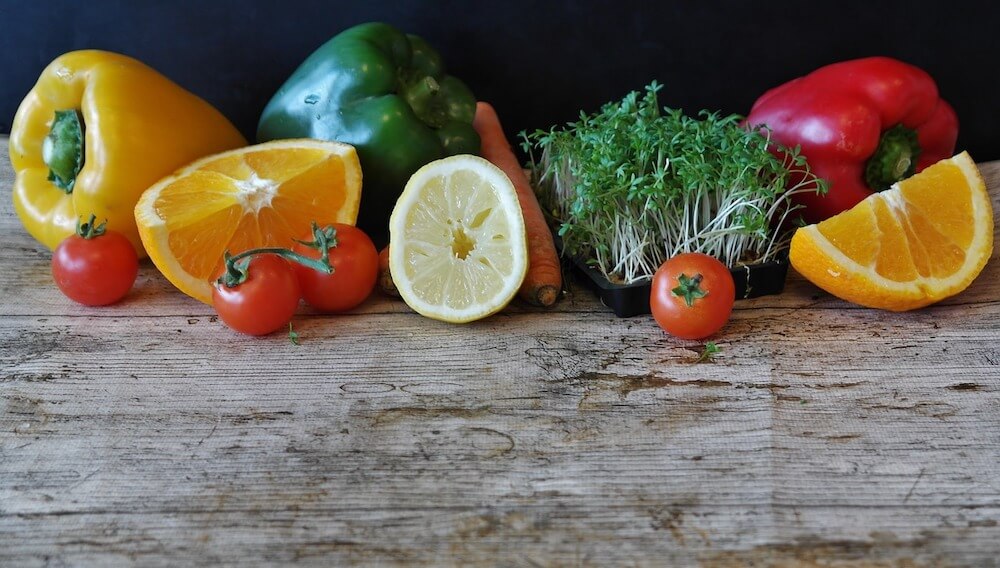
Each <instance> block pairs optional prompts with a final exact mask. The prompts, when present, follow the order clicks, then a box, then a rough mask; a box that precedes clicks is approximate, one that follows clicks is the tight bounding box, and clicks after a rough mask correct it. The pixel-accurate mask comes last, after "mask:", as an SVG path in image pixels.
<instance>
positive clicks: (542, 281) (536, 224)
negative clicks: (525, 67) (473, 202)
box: [473, 102, 562, 306]
mask: <svg viewBox="0 0 1000 568" xmlns="http://www.w3.org/2000/svg"><path fill="white" fill-rule="evenodd" d="M473 126H475V128H476V132H478V133H479V138H480V139H481V140H482V155H483V157H484V158H486V159H487V160H489V161H490V162H492V163H493V165H495V166H496V167H498V168H500V169H501V170H503V173H505V174H507V177H508V178H510V181H511V183H513V184H514V189H515V190H517V199H518V202H519V203H520V204H521V215H522V216H523V217H524V226H525V229H526V231H527V234H528V274H527V275H526V276H525V277H524V282H522V283H521V289H520V291H519V292H518V295H519V296H520V297H521V299H522V300H524V301H526V302H528V303H529V304H534V305H536V306H551V305H552V304H554V303H556V300H558V299H559V293H560V292H562V268H561V267H560V265H559V256H558V255H557V254H556V245H555V242H553V240H552V233H551V232H550V231H549V227H548V225H547V224H546V222H545V216H544V215H543V214H542V209H541V207H539V205H538V198H537V197H535V192H534V190H532V189H531V183H530V182H529V181H528V177H527V176H526V175H525V174H524V170H523V169H522V168H521V164H520V162H518V160H517V156H515V155H514V152H513V150H511V148H510V143H509V142H507V136H506V135H505V134H504V132H503V127H502V126H501V125H500V118H499V117H498V116H497V113H496V111H495V110H494V109H493V107H492V106H491V105H490V104H489V103H484V102H479V103H477V104H476V118H475V120H474V121H473Z"/></svg>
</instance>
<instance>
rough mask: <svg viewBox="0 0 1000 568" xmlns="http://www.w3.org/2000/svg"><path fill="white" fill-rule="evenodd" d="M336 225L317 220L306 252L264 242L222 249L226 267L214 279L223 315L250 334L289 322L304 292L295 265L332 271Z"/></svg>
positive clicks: (216, 304)
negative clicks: (238, 249) (253, 246)
mask: <svg viewBox="0 0 1000 568" xmlns="http://www.w3.org/2000/svg"><path fill="white" fill-rule="evenodd" d="M332 234H333V228H332V227H330V226H327V227H322V228H321V227H319V226H318V225H317V224H316V223H313V224H312V233H311V237H312V238H311V240H310V241H306V242H308V243H309V245H311V246H310V249H311V250H312V251H315V253H316V254H315V256H312V255H310V256H304V255H301V254H299V253H297V252H294V251H292V250H289V249H286V248H281V247H262V248H256V249H250V250H246V251H243V252H241V253H239V254H236V255H231V254H230V253H229V251H226V253H225V254H224V255H223V267H222V271H221V272H220V273H219V275H218V278H216V280H215V282H214V283H213V284H212V305H213V306H214V307H215V311H216V312H217V313H218V314H219V317H220V318H222V321H223V322H224V323H225V324H226V325H228V326H229V327H231V328H232V329H234V330H236V331H238V332H240V333H245V334H248V335H267V334H269V333H273V332H275V331H277V330H279V329H282V328H284V327H286V326H288V329H289V337H291V338H293V343H294V342H295V341H296V340H297V339H298V334H295V335H294V336H293V335H291V334H292V333H293V332H292V329H291V321H292V316H293V315H294V314H295V310H296V308H297V307H298V305H299V299H300V298H301V287H300V285H299V282H300V276H299V274H298V273H297V270H296V269H295V268H293V267H292V265H293V264H294V265H295V266H297V267H302V268H305V269H307V270H312V271H315V272H318V273H322V274H325V275H330V274H333V267H332V266H331V265H330V260H329V251H330V249H331V247H333V246H335V245H336V243H335V242H334V241H333V240H332V238H331V236H332Z"/></svg>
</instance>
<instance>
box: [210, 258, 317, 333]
mask: <svg viewBox="0 0 1000 568" xmlns="http://www.w3.org/2000/svg"><path fill="white" fill-rule="evenodd" d="M212 305H213V306H215V311H216V312H218V314H219V317H221V318H222V321H223V322H225V324H226V325H228V326H229V327H231V328H233V329H235V330H236V331H239V332H240V333H246V334H248V335H267V334H269V333H271V332H274V331H277V330H279V329H281V328H283V327H286V326H287V325H288V322H290V321H292V316H293V315H295V309H296V308H297V307H298V305H299V281H298V279H296V278H295V271H294V270H292V267H291V266H290V265H289V264H288V262H287V261H286V260H285V259H283V258H281V257H279V256H275V255H273V254H262V255H259V256H254V257H251V259H250V264H249V266H247V279H246V281H244V282H242V283H241V284H239V285H237V286H235V287H233V288H229V287H228V286H226V285H224V284H222V283H220V282H218V281H216V282H215V284H214V285H213V286H212Z"/></svg>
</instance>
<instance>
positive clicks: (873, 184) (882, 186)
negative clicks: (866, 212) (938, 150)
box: [865, 124, 921, 191]
mask: <svg viewBox="0 0 1000 568" xmlns="http://www.w3.org/2000/svg"><path fill="white" fill-rule="evenodd" d="M920 150H921V148H920V142H919V140H918V139H917V131H916V130H913V129H912V128H907V127H905V126H903V125H902V124H899V125H896V126H894V127H892V128H890V129H889V130H886V131H885V132H883V133H882V138H880V139H879V142H878V147H877V148H876V149H875V153H874V154H872V157H871V158H869V159H868V163H867V164H866V165H865V183H867V184H868V187H869V189H871V190H872V191H884V190H886V189H889V188H890V187H892V184H894V183H896V182H897V181H899V180H901V179H905V178H908V177H910V176H912V175H913V174H915V173H917V158H918V157H919V156H920Z"/></svg>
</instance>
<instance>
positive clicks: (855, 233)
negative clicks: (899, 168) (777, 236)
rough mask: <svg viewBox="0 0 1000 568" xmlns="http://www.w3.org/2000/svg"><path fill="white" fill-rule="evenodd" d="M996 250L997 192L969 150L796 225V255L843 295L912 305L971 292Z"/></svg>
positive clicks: (801, 266)
mask: <svg viewBox="0 0 1000 568" xmlns="http://www.w3.org/2000/svg"><path fill="white" fill-rule="evenodd" d="M992 254H993V209H992V207H991V206H990V197H989V195H988V194H987V192H986V184H985V183H984V182H983V178H982V176H981V175H980V174H979V170H978V169H977V168H976V164H975V163H974V162H973V161H972V158H970V157H969V154H968V153H966V152H962V153H961V154H959V155H957V156H955V157H953V158H949V159H947V160H942V161H940V162H938V163H937V164H934V165H933V166H931V167H929V168H927V169H925V170H924V171H922V172H920V173H919V174H917V175H915V176H913V177H910V178H908V179H905V180H903V181H901V182H899V183H897V184H895V185H893V186H892V187H891V188H890V189H888V190H886V191H883V192H881V193H876V194H873V195H871V196H870V197H868V198H867V199H865V200H864V201H862V202H861V203H859V204H857V205H856V206H854V207H853V208H852V209H849V210H848V211H845V212H843V213H841V214H839V215H836V216H834V217H831V218H829V219H827V220H826V221H823V222H822V223H819V224H816V225H809V226H807V227H803V228H801V229H799V230H797V231H796V232H795V235H793V237H792V245H791V252H790V260H791V263H792V266H793V267H795V269H796V270H797V271H799V273H800V274H802V275H803V276H804V277H806V278H807V279H808V280H809V281H810V282H812V283H813V284H815V285H817V286H819V287H820V288H822V289H824V290H826V291H827V292H830V293H831V294H833V295H834V296H837V297H838V298H841V299H844V300H847V301H849V302H854V303H856V304H861V305H863V306H868V307H872V308H882V309H886V310H892V311H905V310H912V309H915V308H920V307H923V306H926V305H928V304H932V303H934V302H937V301H939V300H942V299H944V298H947V297H949V296H953V295H955V294H958V293H959V292H961V291H962V290H965V289H966V288H967V287H968V286H969V284H971V283H972V281H973V280H974V279H975V278H976V276H978V275H979V273H980V272H981V271H982V269H983V267H984V266H986V261H987V260H989V258H990V255H992Z"/></svg>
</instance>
